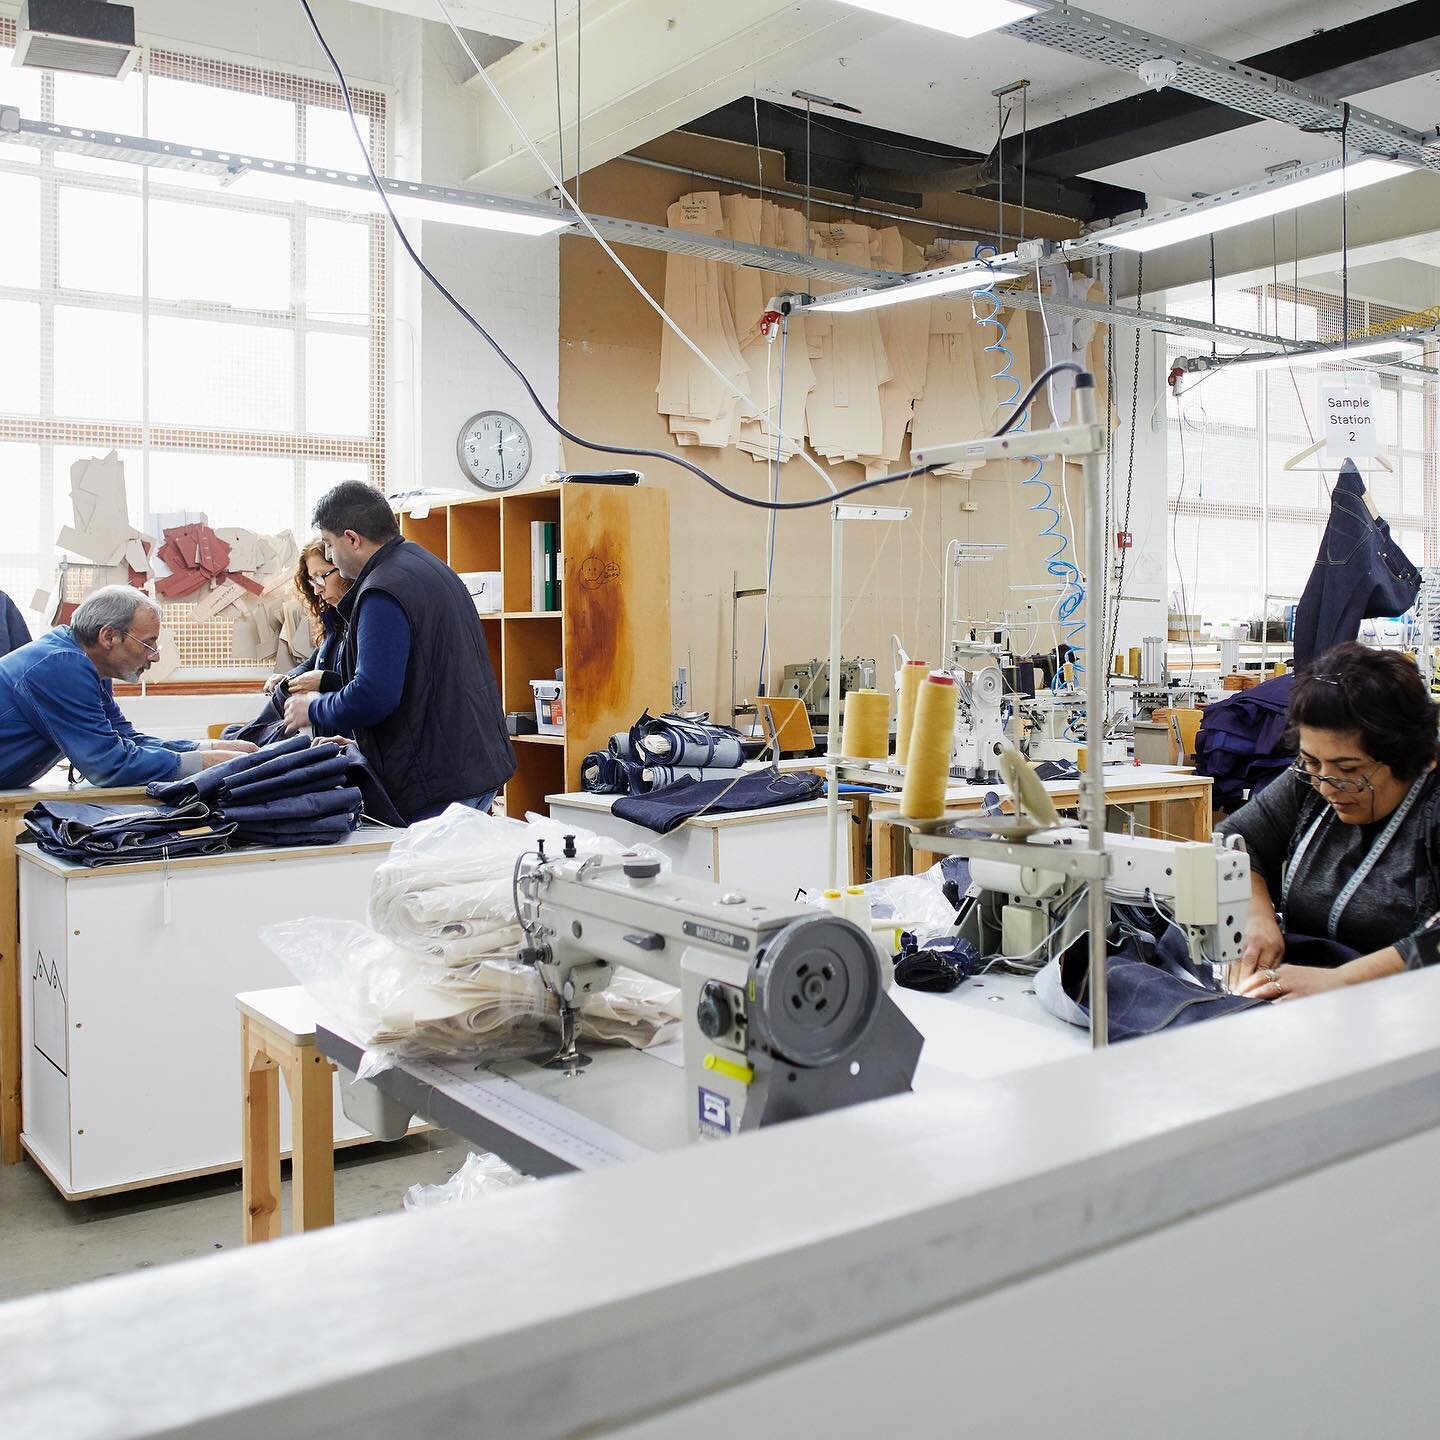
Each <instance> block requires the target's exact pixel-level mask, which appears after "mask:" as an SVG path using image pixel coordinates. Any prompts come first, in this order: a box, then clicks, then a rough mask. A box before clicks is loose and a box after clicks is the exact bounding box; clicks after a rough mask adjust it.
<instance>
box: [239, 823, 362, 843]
mask: <svg viewBox="0 0 1440 1440" xmlns="http://www.w3.org/2000/svg"><path fill="white" fill-rule="evenodd" d="M330 818H331V819H338V820H339V821H340V822H341V823H340V824H338V825H332V824H330V823H329V820H310V821H306V822H304V823H303V824H302V825H239V826H236V828H235V833H234V834H233V835H232V836H231V837H230V844H231V845H232V846H236V845H263V846H265V848H266V849H269V850H274V849H279V848H280V847H281V846H292V845H336V844H338V843H339V842H340V841H341V840H344V839H346V838H347V837H349V836H350V835H351V834H352V833H353V832H354V829H355V823H354V822H353V821H350V822H347V821H346V819H345V817H344V816H343V815H342V816H335V817H330Z"/></svg>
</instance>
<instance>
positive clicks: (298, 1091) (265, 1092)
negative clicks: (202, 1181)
mask: <svg viewBox="0 0 1440 1440" xmlns="http://www.w3.org/2000/svg"><path fill="white" fill-rule="evenodd" d="M235 1004H236V1006H237V1007H238V1009H239V1011H240V1087H241V1093H242V1094H243V1096H244V1103H243V1106H242V1109H241V1118H240V1124H241V1136H242V1143H241V1151H240V1155H241V1166H242V1175H243V1193H244V1198H245V1243H246V1244H247V1245H249V1244H251V1243H252V1242H254V1241H259V1240H278V1239H279V1238H280V1076H281V1074H282V1073H283V1074H284V1076H285V1088H286V1089H287V1090H288V1091H289V1092H290V1140H291V1145H290V1202H291V1210H290V1220H291V1230H292V1231H293V1232H294V1233H296V1234H298V1233H299V1232H300V1231H302V1230H318V1229H320V1228H321V1227H322V1226H325V1225H333V1224H334V1223H335V1121H334V1108H333V1107H334V1100H333V1098H332V1097H333V1092H334V1084H333V1082H332V1081H331V1078H330V1077H331V1075H333V1074H334V1071H335V1067H334V1066H333V1065H332V1064H331V1063H330V1061H329V1060H327V1059H326V1058H325V1057H324V1056H323V1055H322V1054H320V1052H319V1051H318V1050H316V1048H315V1006H314V1002H313V1001H312V1000H311V999H310V997H309V995H307V994H306V992H305V989H304V987H303V986H300V985H289V986H286V987H284V988H283V989H278V990H249V991H246V992H245V993H244V994H241V995H237V996H236V997H235Z"/></svg>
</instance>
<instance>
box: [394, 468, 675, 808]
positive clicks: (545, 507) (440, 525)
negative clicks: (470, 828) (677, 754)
mask: <svg viewBox="0 0 1440 1440" xmlns="http://www.w3.org/2000/svg"><path fill="white" fill-rule="evenodd" d="M536 520H542V521H558V522H559V525H560V554H561V558H562V561H563V566H564V568H563V571H562V576H561V580H562V584H561V598H562V601H563V608H562V609H560V610H552V611H533V610H530V609H529V608H528V606H529V604H530V525H531V522H532V521H536ZM400 529H401V532H402V533H403V534H404V536H405V538H406V539H407V540H413V541H415V542H416V544H418V545H423V546H424V547H425V548H426V549H427V550H429V551H430V553H431V554H432V555H437V556H439V558H440V559H442V560H444V561H445V563H446V564H447V565H449V566H450V568H451V569H452V570H457V571H461V572H464V571H475V570H498V571H500V572H501V575H502V576H503V585H502V595H503V603H504V606H505V609H504V610H503V611H502V612H501V613H500V614H499V615H482V616H481V617H480V620H481V624H482V628H483V629H484V632H485V641H486V644H487V645H488V646H489V648H490V662H491V664H492V665H493V666H494V667H495V675H496V678H497V679H498V680H499V682H500V693H501V697H502V700H503V702H504V705H505V709H506V710H507V711H509V710H526V711H530V712H531V713H533V711H534V695H533V693H532V691H531V689H530V682H531V681H532V680H548V679H550V678H552V677H553V676H554V674H555V671H556V670H558V669H561V668H562V667H563V669H564V672H565V734H564V735H519V736H516V737H515V741H516V744H515V756H516V760H517V762H518V768H517V769H516V771H515V775H514V778H513V779H512V780H511V782H510V784H509V785H507V786H506V787H505V811H506V814H508V815H513V816H516V817H523V816H524V814H525V812H526V811H527V810H535V811H540V812H543V811H544V810H545V796H546V795H549V794H553V793H555V792H556V791H560V790H578V789H579V788H580V763H581V761H582V760H583V759H584V758H585V756H586V755H587V754H588V753H589V752H590V751H591V750H603V749H604V748H605V746H606V744H607V743H608V742H609V739H610V736H611V735H613V734H615V732H616V731H618V730H623V729H626V728H627V727H628V726H629V725H630V724H631V723H632V722H633V721H634V720H635V719H636V717H637V716H638V715H639V714H640V712H641V711H642V710H644V709H645V708H646V707H649V708H650V709H651V710H659V711H663V710H667V709H669V706H670V507H669V497H668V496H667V495H666V493H665V491H663V490H659V489H652V488H650V487H648V486H645V485H637V486H619V485H559V486H554V487H550V488H547V489H544V490H530V491H523V492H520V493H518V494H514V495H498V496H480V497H477V498H476V499H474V500H455V501H451V502H449V503H447V504H437V505H435V506H434V507H433V508H432V509H431V510H430V511H429V513H428V514H426V515H424V516H421V517H419V518H417V517H416V516H414V515H406V514H402V515H401V517H400Z"/></svg>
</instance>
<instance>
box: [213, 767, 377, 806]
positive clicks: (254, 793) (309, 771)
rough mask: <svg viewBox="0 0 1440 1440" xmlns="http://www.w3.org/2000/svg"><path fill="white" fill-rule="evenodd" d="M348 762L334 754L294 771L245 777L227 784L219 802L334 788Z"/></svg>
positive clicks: (341, 780) (243, 802) (239, 802)
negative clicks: (251, 777) (316, 763)
mask: <svg viewBox="0 0 1440 1440" xmlns="http://www.w3.org/2000/svg"><path fill="white" fill-rule="evenodd" d="M348 769H349V763H348V762H347V761H346V759H345V757H344V756H343V755H336V756H332V757H331V758H330V759H328V760H325V761H323V762H322V763H320V764H319V765H307V766H305V767H304V768H303V769H301V770H296V771H294V772H293V773H291V774H288V775H286V774H283V773H282V774H275V775H272V776H270V777H269V778H268V779H265V780H251V779H250V778H249V777H248V776H247V777H246V779H245V781H244V783H243V784H235V785H227V786H226V787H225V789H224V791H223V792H222V794H221V796H220V799H219V800H218V802H216V803H218V804H220V805H222V806H223V805H227V804H231V803H234V804H236V805H258V804H260V803H262V802H263V801H266V800H278V799H279V798H280V797H281V796H282V795H308V794H310V793H311V792H312V791H316V790H333V789H334V788H335V787H336V786H337V785H341V784H343V783H344V781H345V774H346V771H347V770H348Z"/></svg>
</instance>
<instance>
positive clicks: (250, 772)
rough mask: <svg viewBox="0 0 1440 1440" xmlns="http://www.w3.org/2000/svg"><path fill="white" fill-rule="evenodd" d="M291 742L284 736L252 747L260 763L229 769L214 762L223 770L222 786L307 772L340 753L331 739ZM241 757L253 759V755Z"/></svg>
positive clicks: (266, 780) (277, 778)
mask: <svg viewBox="0 0 1440 1440" xmlns="http://www.w3.org/2000/svg"><path fill="white" fill-rule="evenodd" d="M295 739H297V740H305V739H306V737H305V736H303V735H297V736H296V737H295ZM292 743H293V742H292V741H289V740H287V741H285V742H284V743H283V744H281V745H272V746H271V747H270V748H269V749H268V750H258V751H256V755H258V756H261V757H263V758H262V759H261V761H260V763H259V764H255V765H249V766H245V767H243V769H241V770H231V769H230V768H229V767H228V766H226V765H217V766H216V767H215V768H216V769H217V770H222V771H224V772H225V788H226V789H227V790H235V789H238V788H239V787H240V786H242V785H259V784H264V783H266V782H268V781H270V780H279V779H288V778H290V777H292V776H300V775H304V774H308V773H309V772H310V771H311V770H313V769H315V768H316V767H317V766H320V765H327V764H330V763H332V762H333V761H335V760H337V759H339V758H340V757H341V755H342V754H343V747H342V746H340V745H336V744H335V743H334V742H333V741H330V742H327V743H326V744H324V745H313V744H308V743H307V744H304V745H302V746H300V748H299V749H292V748H291V746H292ZM242 758H243V759H247V760H254V759H255V755H247V756H243V757H242Z"/></svg>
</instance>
